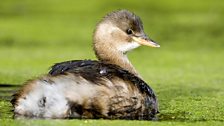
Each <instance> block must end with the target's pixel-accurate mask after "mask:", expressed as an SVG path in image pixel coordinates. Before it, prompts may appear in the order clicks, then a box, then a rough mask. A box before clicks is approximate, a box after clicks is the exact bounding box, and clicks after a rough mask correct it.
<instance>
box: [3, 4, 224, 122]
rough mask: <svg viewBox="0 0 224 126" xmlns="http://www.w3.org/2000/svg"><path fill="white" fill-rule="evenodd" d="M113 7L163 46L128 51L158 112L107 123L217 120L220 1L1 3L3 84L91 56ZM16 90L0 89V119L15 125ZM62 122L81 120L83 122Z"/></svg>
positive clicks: (222, 116) (222, 102)
mask: <svg viewBox="0 0 224 126" xmlns="http://www.w3.org/2000/svg"><path fill="white" fill-rule="evenodd" d="M117 9H127V10H130V11H132V12H134V13H135V14H137V15H138V16H140V17H141V19H142V21H143V23H144V28H145V32H146V33H147V34H148V35H149V36H150V37H151V38H152V39H153V40H155V41H157V42H158V43H159V44H160V45H161V48H148V47H140V48H138V49H136V50H134V51H133V52H131V53H129V58H130V60H131V61H132V63H133V64H134V66H135V67H136V69H137V70H138V71H139V73H140V74H141V75H142V76H143V78H144V79H145V81H146V82H148V83H149V84H150V86H151V87H152V88H153V89H154V90H155V92H156V94H157V96H158V99H159V104H160V112H161V113H160V114H159V115H158V116H159V120H160V121H158V122H135V121H118V122H110V121H108V124H109V125H115V124H117V123H119V124H121V125H125V124H127V123H128V124H129V125H135V123H137V124H141V125H148V124H149V123H150V125H153V124H154V125H172V124H178V125H195V124H196V125H212V124H213V123H215V124H221V123H222V122H223V121H224V99H223V96H224V65H223V64H224V58H223V57H224V50H223V49H224V23H223V22H224V16H223V15H224V1H223V0H197V1H196V0H172V1H171V0H169V1H168V0H142V1H134V0H133V1H130V0H123V1H121V0H113V1H112V0H110V1H106V0H105V1H103V0H91V1H75V0H38V1H34V0H1V2H0V85H3V84H11V85H14V84H15V85H22V84H23V83H24V82H25V81H26V80H27V79H32V78H35V77H37V76H40V75H42V74H45V73H47V72H48V70H49V67H50V66H51V65H53V64H54V63H56V62H62V61H67V60H73V59H95V56H94V53H93V51H92V44H91V41H92V33H93V30H94V28H95V25H96V23H97V22H98V21H99V20H100V19H101V18H102V17H103V16H104V15H105V14H107V13H108V12H111V11H114V10H117ZM14 91H15V89H14V88H13V89H11V88H5V87H4V88H3V87H1V88H0V98H1V100H0V118H1V120H2V122H3V124H6V125H7V124H8V123H9V122H10V123H12V122H13V120H11V117H12V113H11V112H10V109H11V105H10V103H9V99H10V97H9V96H10V95H11V94H12V93H13V92H14ZM198 121H199V123H198ZM64 122H65V123H63V122H61V123H62V124H66V125H67V124H73V123H74V124H83V123H84V124H86V123H85V121H82V120H80V121H75V122H73V121H68V122H66V121H64ZM89 122H91V121H89ZM186 122H188V123H186ZM30 123H41V124H42V122H38V121H37V122H35V121H34V122H30ZM93 123H94V124H97V125H104V124H105V121H92V122H91V123H89V125H92V124H93ZM16 124H17V123H15V124H14V125H16ZM43 124H47V125H49V123H48V122H44V123H43ZM53 124H54V123H53ZM21 125H24V124H23V123H22V124H21Z"/></svg>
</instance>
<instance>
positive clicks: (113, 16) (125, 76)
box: [11, 9, 160, 120]
mask: <svg viewBox="0 0 224 126" xmlns="http://www.w3.org/2000/svg"><path fill="white" fill-rule="evenodd" d="M141 45H145V46H150V47H160V45H159V44H157V43H156V42H155V41H153V40H152V39H150V38H149V37H148V36H147V35H146V34H145V32H144V29H143V23H142V20H141V19H140V17H139V16H137V15H136V14H134V13H133V12H130V11H128V10H125V9H122V10H115V11H112V12H110V13H108V14H106V16H104V17H103V18H102V19H101V20H100V21H99V22H98V23H97V25H96V28H95V30H94V33H93V50H94V52H95V55H96V57H97V59H98V60H87V59H85V60H72V61H65V62H61V63H56V64H54V65H53V66H52V67H51V69H50V70H49V72H48V73H47V74H45V75H42V76H40V77H37V78H35V79H33V80H29V81H27V82H25V83H24V85H23V86H22V87H21V89H19V90H18V91H17V92H16V93H15V94H14V95H13V98H12V100H11V103H12V106H13V113H14V118H15V119H19V118H38V119H39V118H43V119H127V120H156V119H157V114H158V113H159V108H158V100H157V97H156V94H155V93H154V91H153V90H152V88H151V87H150V86H149V85H148V84H147V83H146V82H145V81H144V80H143V78H142V77H141V75H140V74H139V73H138V72H137V71H136V69H135V68H134V66H133V65H132V64H131V62H130V61H129V60H128V57H127V53H128V52H129V51H131V50H133V49H135V48H137V47H139V46H141Z"/></svg>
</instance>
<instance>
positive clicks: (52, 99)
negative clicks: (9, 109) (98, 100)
mask: <svg viewBox="0 0 224 126" xmlns="http://www.w3.org/2000/svg"><path fill="white" fill-rule="evenodd" d="M51 80H52V81H53V82H54V83H52V84H49V83H48V82H46V81H43V80H42V79H40V80H36V81H35V82H34V83H35V86H34V87H33V89H32V91H31V92H29V93H27V94H25V99H24V98H22V97H20V98H19V100H18V106H15V112H16V113H18V114H19V115H26V116H34V117H44V118H65V117H66V116H67V114H66V113H67V112H68V110H69V107H70V106H69V104H68V102H74V103H79V104H83V102H84V100H86V99H85V98H91V97H93V96H94V94H95V92H96V89H95V87H94V85H93V84H90V83H89V82H88V81H86V80H85V79H83V78H80V77H77V76H74V75H66V76H57V77H52V78H51ZM77 82H79V83H77ZM43 98H45V103H44V105H43V102H44V101H43Z"/></svg>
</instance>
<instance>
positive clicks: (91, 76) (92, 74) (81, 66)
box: [49, 60, 156, 99]
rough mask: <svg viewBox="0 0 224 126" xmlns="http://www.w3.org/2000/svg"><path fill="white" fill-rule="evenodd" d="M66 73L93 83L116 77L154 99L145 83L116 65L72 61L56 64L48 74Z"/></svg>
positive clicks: (93, 61) (89, 61)
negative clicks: (103, 78) (130, 83)
mask: <svg viewBox="0 0 224 126" xmlns="http://www.w3.org/2000/svg"><path fill="white" fill-rule="evenodd" d="M67 72H68V73H75V74H78V75H80V76H82V77H83V78H85V79H87V80H89V81H92V82H94V83H95V82H97V81H98V80H100V78H101V77H106V78H108V79H110V78H111V77H113V76H117V77H119V78H122V79H123V80H125V81H130V82H132V84H134V85H135V86H136V87H137V88H138V89H139V90H140V91H141V92H142V93H146V94H147V95H148V96H150V97H153V99H156V98H155V94H154V92H153V90H152V89H151V88H150V87H149V85H148V84H147V83H145V82H144V81H143V80H142V79H140V78H139V77H137V76H135V75H134V74H132V73H130V72H128V71H127V70H124V69H123V68H121V67H119V66H117V65H113V64H105V63H102V62H99V61H95V60H72V61H66V62H62V63H56V64H55V65H53V66H52V67H51V70H50V71H49V74H50V75H52V76H57V75H60V74H65V73H67Z"/></svg>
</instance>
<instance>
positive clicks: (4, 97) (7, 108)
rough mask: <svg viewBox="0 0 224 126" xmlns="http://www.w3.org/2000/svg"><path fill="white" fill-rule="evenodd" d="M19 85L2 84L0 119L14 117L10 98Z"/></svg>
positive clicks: (0, 87) (0, 89)
mask: <svg viewBox="0 0 224 126" xmlns="http://www.w3.org/2000/svg"><path fill="white" fill-rule="evenodd" d="M19 87H20V85H13V84H0V119H3V118H12V106H11V103H10V100H11V99H12V95H13V94H14V93H15V92H16V91H17V90H18V89H19Z"/></svg>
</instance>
